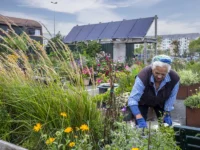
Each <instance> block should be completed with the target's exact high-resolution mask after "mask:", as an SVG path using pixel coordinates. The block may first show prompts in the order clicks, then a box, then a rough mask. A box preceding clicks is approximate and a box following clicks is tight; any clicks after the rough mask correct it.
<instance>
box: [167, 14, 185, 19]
mask: <svg viewBox="0 0 200 150" xmlns="http://www.w3.org/2000/svg"><path fill="white" fill-rule="evenodd" d="M183 15H184V14H183V13H175V14H172V15H170V16H168V17H167V18H169V19H178V18H179V17H181V16H183Z"/></svg>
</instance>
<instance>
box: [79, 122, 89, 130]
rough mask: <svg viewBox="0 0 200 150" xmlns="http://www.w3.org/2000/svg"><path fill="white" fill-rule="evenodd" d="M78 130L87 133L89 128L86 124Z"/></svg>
mask: <svg viewBox="0 0 200 150" xmlns="http://www.w3.org/2000/svg"><path fill="white" fill-rule="evenodd" d="M80 129H81V130H82V131H87V130H89V127H88V126H87V125H86V124H83V125H81V127H80Z"/></svg>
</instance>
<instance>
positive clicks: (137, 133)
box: [105, 122, 180, 150]
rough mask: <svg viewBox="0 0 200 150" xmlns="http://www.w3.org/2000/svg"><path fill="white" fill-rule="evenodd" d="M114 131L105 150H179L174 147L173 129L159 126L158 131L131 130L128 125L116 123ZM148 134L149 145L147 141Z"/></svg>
mask: <svg viewBox="0 0 200 150" xmlns="http://www.w3.org/2000/svg"><path fill="white" fill-rule="evenodd" d="M115 125H116V130H115V131H112V136H111V141H112V143H111V144H107V145H106V146H105V150H122V149H123V150H131V149H134V148H135V149H139V150H140V149H141V150H147V149H148V145H149V147H150V149H152V150H172V149H173V150H180V148H179V147H178V146H176V142H175V138H174V137H175V136H174V135H175V134H174V131H173V128H170V127H164V126H161V127H160V128H158V130H154V129H151V130H150V133H149V130H147V129H145V130H142V129H136V128H135V129H133V127H131V125H130V124H127V123H125V122H122V123H119V122H116V123H115ZM149 134H150V143H149V141H148V138H149V136H148V135H149Z"/></svg>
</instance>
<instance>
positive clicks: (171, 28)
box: [148, 19, 200, 35]
mask: <svg viewBox="0 0 200 150" xmlns="http://www.w3.org/2000/svg"><path fill="white" fill-rule="evenodd" d="M154 28H155V26H154V23H153V24H152V27H151V29H150V30H149V32H148V35H154V34H155V33H154V31H155V30H154ZM199 31H200V22H193V23H192V24H191V22H181V21H173V20H159V19H158V35H165V34H180V33H199Z"/></svg>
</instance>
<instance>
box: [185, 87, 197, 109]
mask: <svg viewBox="0 0 200 150" xmlns="http://www.w3.org/2000/svg"><path fill="white" fill-rule="evenodd" d="M199 90H200V89H199ZM184 104H185V106H187V107H190V108H200V92H198V93H197V94H195V95H192V96H189V97H188V98H186V100H185V101H184Z"/></svg>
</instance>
